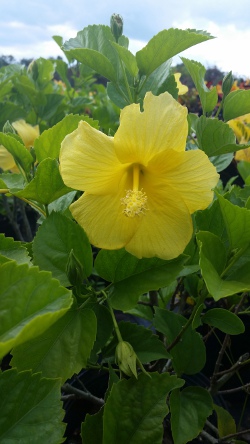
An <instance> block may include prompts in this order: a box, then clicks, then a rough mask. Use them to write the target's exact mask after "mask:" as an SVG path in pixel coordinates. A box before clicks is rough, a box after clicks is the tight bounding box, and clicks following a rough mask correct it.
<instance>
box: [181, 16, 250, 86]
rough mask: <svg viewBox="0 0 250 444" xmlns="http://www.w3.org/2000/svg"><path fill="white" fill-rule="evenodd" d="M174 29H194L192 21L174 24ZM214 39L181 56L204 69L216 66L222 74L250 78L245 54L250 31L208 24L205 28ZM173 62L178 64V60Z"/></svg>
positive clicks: (249, 68)
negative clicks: (201, 65) (229, 73)
mask: <svg viewBox="0 0 250 444" xmlns="http://www.w3.org/2000/svg"><path fill="white" fill-rule="evenodd" d="M173 26H174V27H176V28H181V29H187V28H195V24H194V23H193V22H192V21H188V22H182V23H180V22H174V23H173ZM205 30H206V31H207V32H210V34H211V35H213V36H214V37H216V38H215V39H212V40H209V41H207V42H204V43H201V44H199V45H196V46H193V47H192V48H190V49H187V50H186V51H184V52H183V53H182V54H181V55H183V56H184V57H187V58H191V59H193V60H197V61H199V62H201V63H202V64H203V65H204V66H205V67H206V68H208V67H214V66H216V67H217V68H219V69H220V70H222V71H224V72H229V71H233V74H235V75H236V76H244V77H248V78H250V63H249V56H248V53H247V42H249V41H250V30H249V29H248V30H241V29H237V28H236V26H235V25H233V24H230V25H224V26H221V25H220V26H219V25H218V24H216V23H214V22H212V21H211V22H209V23H208V24H207V26H206V28H205ZM175 62H177V63H180V59H179V58H175Z"/></svg>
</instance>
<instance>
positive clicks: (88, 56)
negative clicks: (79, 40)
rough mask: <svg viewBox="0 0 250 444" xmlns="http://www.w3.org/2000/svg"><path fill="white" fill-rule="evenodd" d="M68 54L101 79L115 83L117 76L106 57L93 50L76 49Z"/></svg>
mask: <svg viewBox="0 0 250 444" xmlns="http://www.w3.org/2000/svg"><path fill="white" fill-rule="evenodd" d="M69 54H70V56H71V57H73V58H74V59H76V60H77V61H78V62H80V63H83V64H85V65H87V66H88V67H89V68H91V69H93V70H94V71H96V72H97V73H98V74H101V75H102V76H103V77H106V78H107V79H109V80H112V81H113V82H116V81H117V74H116V71H115V69H114V67H113V65H112V63H111V62H110V60H109V59H108V57H105V56H104V55H103V54H101V53H100V52H98V51H95V50H94V49H88V48H76V49H71V50H70V51H69Z"/></svg>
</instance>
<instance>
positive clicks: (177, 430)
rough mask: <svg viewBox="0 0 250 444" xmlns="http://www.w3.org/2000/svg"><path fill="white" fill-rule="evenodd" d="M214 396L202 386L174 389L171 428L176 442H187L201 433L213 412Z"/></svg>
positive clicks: (171, 401) (171, 397) (179, 443)
mask: <svg viewBox="0 0 250 444" xmlns="http://www.w3.org/2000/svg"><path fill="white" fill-rule="evenodd" d="M212 410H213V403H212V398H211V396H210V394H209V393H208V391H207V390H205V389H204V388H202V387H187V388H185V389H184V390H182V391H180V390H174V391H173V392H172V393H171V395H170V411H171V429H172V434H173V438H174V444H186V443H187V442H189V441H191V440H192V439H193V438H196V436H198V435H199V433H200V432H201V431H202V429H203V427H204V425H205V421H206V419H207V417H208V416H209V415H210V414H211V413H212Z"/></svg>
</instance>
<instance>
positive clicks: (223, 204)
mask: <svg viewBox="0 0 250 444" xmlns="http://www.w3.org/2000/svg"><path fill="white" fill-rule="evenodd" d="M218 200H219V203H220V209H221V213H222V216H223V218H224V222H225V225H226V229H227V234H228V237H229V240H230V244H231V247H232V249H234V248H243V247H245V246H246V244H248V243H250V210H248V209H246V208H240V207H238V206H237V205H233V204H232V203H231V202H229V201H228V200H227V199H225V198H224V197H222V196H220V195H218Z"/></svg>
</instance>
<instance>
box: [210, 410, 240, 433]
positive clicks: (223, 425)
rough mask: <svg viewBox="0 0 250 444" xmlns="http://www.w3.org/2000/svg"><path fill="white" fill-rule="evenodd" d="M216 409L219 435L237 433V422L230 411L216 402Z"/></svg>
mask: <svg viewBox="0 0 250 444" xmlns="http://www.w3.org/2000/svg"><path fill="white" fill-rule="evenodd" d="M214 410H215V412H216V415H217V423H218V425H217V427H218V432H219V437H220V438H223V436H227V435H231V434H235V433H236V424H235V420H234V419H233V417H232V416H231V415H230V413H229V412H228V411H227V410H225V409H224V408H223V407H221V406H218V405H216V404H214Z"/></svg>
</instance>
